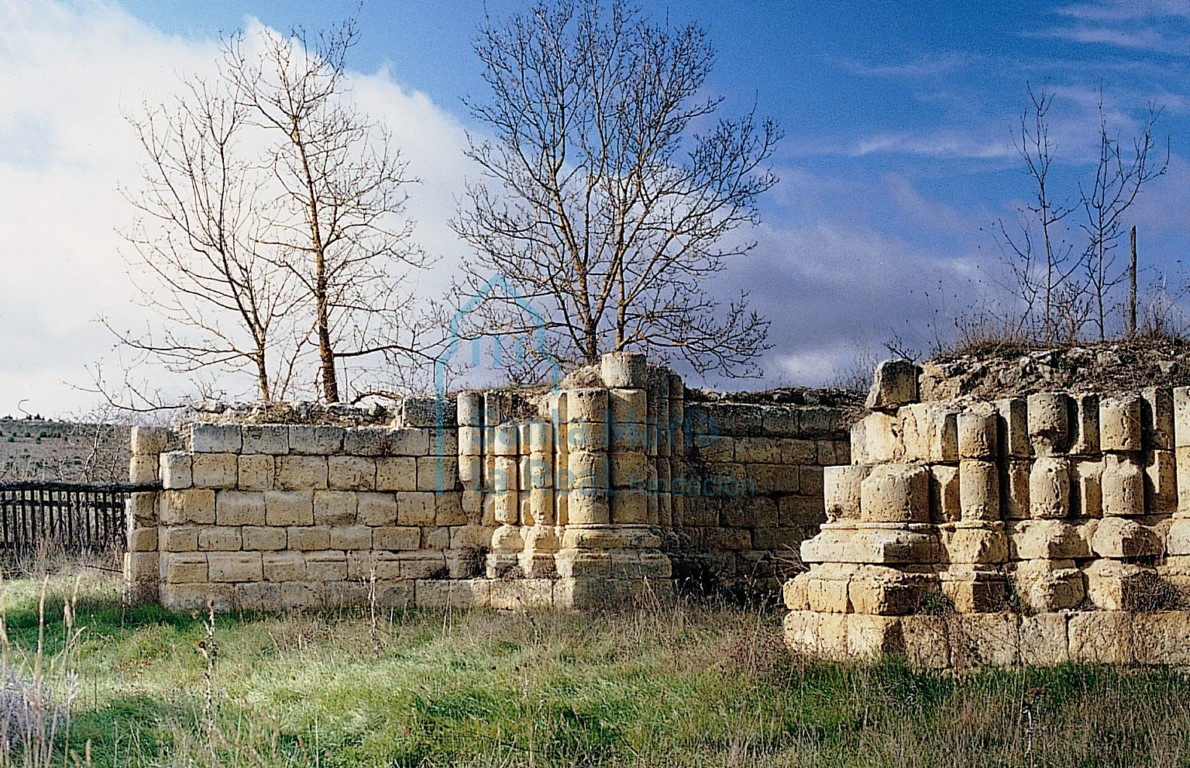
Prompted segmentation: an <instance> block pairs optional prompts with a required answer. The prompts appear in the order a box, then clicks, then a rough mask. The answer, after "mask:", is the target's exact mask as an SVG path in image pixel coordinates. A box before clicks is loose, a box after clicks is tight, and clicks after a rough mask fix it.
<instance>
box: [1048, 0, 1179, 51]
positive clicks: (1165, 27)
mask: <svg viewBox="0 0 1190 768" xmlns="http://www.w3.org/2000/svg"><path fill="white" fill-rule="evenodd" d="M1056 14H1057V15H1058V16H1060V17H1063V18H1064V19H1065V20H1066V22H1067V23H1063V24H1058V25H1056V26H1053V27H1050V28H1048V29H1045V30H1044V31H1042V32H1041V33H1040V36H1042V37H1049V38H1054V39H1058V40H1068V41H1070V42H1074V43H1083V44H1087V45H1100V46H1110V47H1114V48H1121V49H1125V50H1130V51H1147V52H1151V53H1164V54H1173V55H1180V56H1184V55H1186V54H1187V53H1190V3H1187V2H1185V0H1147V1H1146V0H1139V1H1138V0H1095V1H1094V2H1086V3H1076V4H1073V5H1068V6H1064V7H1061V8H1058V9H1056Z"/></svg>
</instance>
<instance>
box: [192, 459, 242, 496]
mask: <svg viewBox="0 0 1190 768" xmlns="http://www.w3.org/2000/svg"><path fill="white" fill-rule="evenodd" d="M190 471H191V474H192V476H193V478H194V485H195V486H197V487H199V488H235V487H236V483H237V482H239V479H240V468H239V463H238V461H237V457H236V455H235V454H234V453H196V454H194V456H192V457H191V459H190Z"/></svg>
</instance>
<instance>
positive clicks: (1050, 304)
mask: <svg viewBox="0 0 1190 768" xmlns="http://www.w3.org/2000/svg"><path fill="white" fill-rule="evenodd" d="M1028 92H1029V101H1030V107H1029V109H1027V110H1026V111H1025V112H1024V113H1023V114H1022V115H1021V119H1020V130H1019V132H1015V131H1014V133H1013V143H1014V145H1015V147H1016V150H1017V153H1018V154H1020V156H1021V159H1022V160H1024V161H1025V170H1026V172H1027V173H1028V175H1029V177H1030V180H1031V182H1032V185H1033V190H1032V199H1031V200H1030V201H1029V202H1027V203H1025V204H1024V205H1023V206H1022V208H1021V209H1020V210H1019V211H1018V212H1017V213H1018V216H1017V222H1016V228H1015V229H1014V228H1012V227H1010V226H1009V225H1008V224H1007V223H1006V222H1004V221H1003V220H1001V221H1000V222H998V226H997V230H998V234H999V240H1000V243H1001V245H1002V247H1004V249H1005V252H1006V253H1007V255H1008V258H1007V259H1006V261H1007V263H1008V266H1009V269H1010V271H1011V272H1012V276H1013V279H1014V281H1015V282H1016V284H1017V298H1019V299H1020V300H1021V301H1022V302H1023V303H1024V311H1023V312H1022V313H1021V317H1020V325H1021V328H1020V331H1021V332H1025V333H1028V334H1030V335H1032V336H1034V337H1035V338H1039V339H1040V340H1042V341H1046V342H1053V341H1057V340H1059V339H1062V338H1063V337H1066V338H1073V337H1074V336H1076V335H1077V333H1078V329H1077V327H1076V328H1074V329H1073V330H1072V329H1071V328H1070V327H1069V320H1070V319H1071V318H1077V317H1079V316H1080V315H1082V314H1084V312H1083V309H1082V307H1081V304H1082V303H1083V302H1082V301H1081V295H1082V291H1081V289H1078V288H1076V287H1074V286H1072V285H1071V284H1070V281H1071V280H1072V278H1073V276H1074V275H1076V273H1077V272H1078V268H1079V264H1080V261H1079V259H1078V256H1079V254H1077V253H1075V252H1074V246H1073V244H1072V243H1071V242H1070V241H1069V240H1067V239H1065V238H1064V234H1065V228H1064V226H1063V225H1062V221H1063V219H1065V218H1066V217H1067V216H1068V215H1070V213H1071V211H1072V210H1073V208H1072V207H1071V206H1070V205H1069V203H1067V202H1065V201H1063V200H1062V199H1061V198H1060V197H1056V196H1055V195H1054V192H1053V189H1052V184H1051V178H1050V166H1051V165H1052V163H1053V160H1054V154H1053V153H1054V146H1053V143H1052V142H1051V140H1050V135H1049V111H1050V108H1051V107H1052V106H1053V100H1054V97H1053V94H1052V93H1050V91H1049V88H1048V87H1047V86H1042V88H1041V91H1040V92H1037V91H1034V90H1033V87H1032V85H1030V86H1028ZM1039 304H1040V307H1039V306H1038V305H1039ZM1038 314H1040V317H1038ZM1064 320H1066V321H1067V322H1066V323H1063V321H1064ZM1079 325H1081V322H1080V323H1079Z"/></svg>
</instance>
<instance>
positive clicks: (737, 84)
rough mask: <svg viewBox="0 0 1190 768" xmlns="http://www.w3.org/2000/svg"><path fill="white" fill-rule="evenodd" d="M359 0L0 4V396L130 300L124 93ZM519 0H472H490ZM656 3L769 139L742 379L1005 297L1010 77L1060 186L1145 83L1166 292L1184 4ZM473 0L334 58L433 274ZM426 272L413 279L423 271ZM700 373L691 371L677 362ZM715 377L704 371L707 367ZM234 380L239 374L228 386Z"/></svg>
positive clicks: (1181, 129)
mask: <svg viewBox="0 0 1190 768" xmlns="http://www.w3.org/2000/svg"><path fill="white" fill-rule="evenodd" d="M355 5H356V4H355V3H354V2H333V1H330V0H323V1H322V2H310V1H307V0H299V1H292V2H279V1H278V2H258V1H252V0H249V1H248V2H232V1H231V0H217V1H211V0H206V1H205V2H192V1H191V0H173V1H172V2H154V1H152V0H124V1H123V2H117V1H116V0H108V1H105V2H84V1H82V0H77V1H76V0H45V1H44V2H37V1H35V0H6V2H5V3H4V4H3V6H0V93H4V94H5V99H3V100H2V101H3V103H0V197H2V198H3V199H0V228H3V229H4V230H5V231H6V232H7V233H14V232H15V233H18V234H16V235H15V236H12V237H13V239H12V240H10V248H9V249H7V250H6V252H5V254H4V256H3V257H2V258H4V259H5V267H6V273H7V275H8V279H7V280H5V281H4V282H3V283H2V284H0V299H2V300H3V303H2V304H0V355H3V357H4V359H6V360H10V361H11V360H13V359H23V360H24V361H25V363H24V364H23V365H22V366H20V367H19V368H15V367H14V368H11V369H10V370H6V371H4V372H0V413H2V412H5V411H10V412H15V411H16V402H17V401H18V400H26V399H27V400H29V402H28V403H26V404H25V405H24V406H23V407H25V408H32V409H36V410H40V411H42V412H47V413H48V412H61V411H65V410H69V409H79V408H84V407H86V406H87V404H88V403H89V402H91V401H90V400H89V399H88V398H89V396H88V395H87V394H86V393H82V392H79V391H77V390H74V389H71V388H70V387H69V386H67V385H66V384H64V382H66V383H67V384H69V383H75V384H86V382H87V380H88V373H87V370H86V369H85V368H84V367H83V366H84V364H86V363H90V362H92V361H94V360H99V359H105V360H108V362H107V363H106V364H107V365H108V370H109V371H110V370H112V367H113V366H115V365H117V362H115V361H114V360H113V359H112V358H111V357H110V355H111V353H110V350H109V347H110V340H109V339H108V338H107V337H106V336H105V335H104V332H103V331H102V329H100V328H98V327H97V326H96V324H95V323H94V322H93V320H94V318H95V316H96V315H97V314H99V313H100V312H107V313H109V314H111V313H115V314H116V315H117V316H118V317H121V318H125V319H126V320H127V322H129V323H135V322H143V318H141V319H139V320H138V318H137V316H136V315H135V313H133V312H132V310H131V309H129V306H130V304H131V301H130V299H131V294H130V293H129V290H128V288H127V285H126V283H127V280H126V279H125V277H124V275H123V273H122V266H121V264H122V262H121V261H120V259H119V257H118V251H119V250H120V248H121V247H122V245H121V243H120V240H119V238H118V237H117V236H116V235H115V230H116V229H118V228H119V227H120V226H122V225H126V224H127V221H128V220H129V217H130V215H131V214H130V211H129V209H128V207H127V205H126V203H124V202H123V199H122V198H121V197H120V195H119V194H118V192H117V187H118V186H119V185H124V186H127V185H129V184H130V183H132V182H134V181H135V179H136V159H137V157H136V153H135V147H133V146H131V144H130V131H129V129H128V127H127V124H126V123H124V122H123V121H122V119H121V118H120V113H121V111H124V112H128V111H130V110H133V111H134V110H135V109H136V108H137V106H138V104H139V102H140V101H141V100H142V99H148V100H150V101H151V100H152V99H153V98H154V97H157V96H160V95H162V94H167V93H169V92H170V91H171V89H173V90H176V89H177V87H178V78H179V77H180V76H184V75H186V74H187V73H189V72H193V71H202V70H203V68H204V67H209V65H210V62H211V61H212V60H213V52H214V49H215V44H216V42H217V39H218V36H219V34H220V33H221V32H225V31H228V30H233V29H237V28H241V27H244V26H245V25H251V24H254V23H259V24H263V25H265V26H268V27H272V28H275V29H279V30H287V29H289V28H290V27H293V26H295V25H303V26H305V27H307V28H310V29H318V28H319V27H324V26H327V25H330V24H333V23H334V22H335V21H336V20H338V19H341V18H342V17H344V16H345V15H348V14H350V13H352V12H353V11H354V9H355ZM526 5H527V2H521V1H520V0H489V2H487V4H486V10H487V12H488V13H490V14H491V15H493V16H496V17H500V16H504V15H506V14H508V13H510V12H513V11H515V10H518V9H521V8H523V7H525V6H526ZM642 7H643V8H644V10H645V12H646V14H648V15H650V16H651V17H652V18H653V19H654V20H660V19H663V18H664V17H665V16H666V15H667V14H668V16H669V18H670V19H671V20H672V21H673V22H675V23H684V22H687V21H698V22H700V23H702V24H703V25H704V26H705V27H706V28H707V29H708V30H709V32H710V36H711V40H712V42H713V44H714V45H715V47H716V50H717V52H718V56H717V61H716V68H715V71H714V74H713V76H712V78H711V82H710V84H709V87H710V88H711V89H712V90H713V91H714V92H716V93H717V94H718V95H721V96H723V98H724V107H723V109H724V112H725V114H729V115H731V114H739V113H740V112H742V111H745V110H748V109H750V108H751V107H752V106H753V105H754V104H755V106H756V108H757V111H758V112H759V113H760V114H763V115H769V116H772V117H774V118H776V119H777V120H778V121H779V122H780V124H781V125H782V127H783V129H784V131H785V138H784V140H783V142H782V143H781V145H780V147H779V149H778V151H777V153H776V155H775V156H774V168H775V170H776V172H777V173H778V175H779V176H780V177H781V179H782V181H781V183H780V184H779V185H778V186H777V187H776V188H775V189H773V190H772V191H771V193H770V194H769V195H768V197H767V198H766V199H765V200H764V201H763V203H762V215H763V218H764V223H763V224H762V226H761V227H760V228H758V229H757V230H756V231H755V232H753V233H752V236H753V237H755V239H756V240H757V241H758V247H757V248H756V250H755V251H754V252H753V253H752V254H751V255H750V256H749V257H747V258H746V259H744V260H741V261H740V262H739V263H737V264H735V265H734V266H733V267H732V268H731V269H729V270H728V272H727V273H726V274H724V275H723V276H722V279H723V281H724V288H725V289H736V288H747V289H750V290H751V291H752V296H753V303H754V305H755V306H756V307H757V308H758V309H759V310H760V311H762V312H763V313H765V314H767V315H768V316H769V317H770V318H771V319H772V321H773V327H772V338H771V341H772V342H773V343H774V349H773V350H772V352H771V353H770V354H769V356H768V358H766V360H765V365H764V367H765V370H766V371H767V375H766V378H765V380H764V381H763V382H761V383H753V384H750V385H749V386H753V385H755V386H763V385H766V384H767V385H777V384H822V383H828V382H830V381H831V380H833V379H834V378H835V377H836V376H837V375H838V372H839V371H840V370H844V369H847V368H848V367H850V366H851V365H852V364H853V363H854V361H856V359H857V358H860V357H862V356H863V355H864V354H867V355H870V356H875V357H879V356H880V355H881V354H882V352H883V342H884V341H886V340H888V339H890V338H893V337H897V338H899V340H900V342H901V343H903V344H904V345H906V346H910V347H913V348H916V349H919V350H922V351H928V349H929V347H930V345H931V344H932V343H933V341H934V339H935V337H946V336H948V335H949V333H950V329H951V328H952V327H953V318H954V317H955V316H957V315H960V314H962V313H964V312H970V311H972V309H973V308H974V309H978V308H980V307H983V306H990V305H992V304H994V303H996V302H998V301H1002V293H1003V291H1002V289H1001V288H1000V284H1001V283H1002V282H1003V280H1004V274H1003V269H1002V265H1001V263H1000V261H999V259H1000V257H999V250H998V248H997V244H996V241H995V239H994V238H993V237H992V236H991V235H990V234H988V230H989V228H990V227H992V225H993V224H994V223H995V222H996V221H997V220H999V219H1006V220H1011V219H1012V217H1013V216H1014V215H1015V214H1014V210H1015V208H1016V207H1017V206H1019V204H1020V202H1021V201H1022V200H1023V199H1024V198H1025V197H1027V196H1028V195H1029V194H1030V193H1031V187H1030V184H1029V179H1028V177H1027V176H1026V175H1025V174H1024V173H1023V172H1022V164H1021V161H1020V159H1019V157H1017V155H1016V154H1015V152H1014V150H1013V145H1012V138H1011V133H1010V131H1011V129H1012V128H1014V127H1015V126H1016V125H1017V124H1018V121H1019V118H1020V114H1021V112H1022V110H1024V109H1025V107H1026V106H1027V104H1028V101H1027V95H1026V84H1027V83H1030V82H1031V83H1033V84H1034V86H1039V85H1040V84H1042V83H1043V82H1048V84H1049V87H1050V88H1051V89H1052V91H1053V92H1054V94H1055V97H1056V98H1055V102H1054V107H1053V111H1052V113H1051V117H1052V126H1051V134H1052V135H1053V136H1054V138H1055V145H1056V168H1055V177H1056V178H1055V181H1056V182H1057V183H1058V186H1059V193H1060V194H1065V195H1066V196H1073V195H1074V194H1075V193H1076V191H1077V183H1078V180H1079V179H1080V178H1083V177H1085V175H1086V173H1087V172H1088V171H1089V169H1090V165H1089V163H1090V161H1091V159H1092V152H1093V149H1094V147H1093V141H1094V137H1095V134H1094V132H1095V119H1096V118H1095V94H1096V90H1097V89H1098V88H1100V87H1102V90H1103V97H1104V101H1105V106H1106V109H1107V114H1108V118H1109V120H1110V124H1111V126H1112V128H1113V130H1115V131H1118V132H1119V135H1120V137H1121V138H1122V139H1123V140H1124V141H1126V142H1127V141H1130V138H1131V136H1132V135H1133V133H1134V132H1135V131H1136V130H1137V126H1138V125H1139V122H1140V120H1141V119H1142V118H1143V117H1144V114H1145V110H1146V107H1147V105H1148V104H1149V102H1150V101H1153V100H1156V101H1157V102H1158V103H1160V104H1161V105H1163V107H1164V113H1163V115H1162V119H1161V122H1160V123H1159V124H1158V133H1159V136H1160V138H1161V140H1162V141H1163V142H1164V140H1165V138H1166V137H1168V139H1169V145H1170V148H1171V151H1172V158H1171V163H1170V169H1169V173H1168V174H1167V175H1166V176H1165V177H1163V178H1161V179H1158V180H1157V181H1155V182H1154V183H1153V184H1152V185H1151V187H1150V188H1149V189H1148V190H1146V191H1145V192H1144V193H1143V195H1142V197H1141V199H1140V201H1139V202H1138V204H1137V205H1136V207H1135V209H1134V212H1133V215H1132V216H1131V217H1130V219H1129V222H1128V223H1135V224H1137V226H1138V228H1139V231H1140V241H1141V256H1142V262H1143V263H1144V264H1146V265H1147V266H1148V267H1149V270H1148V271H1147V272H1146V274H1145V276H1144V277H1143V278H1142V282H1143V283H1144V284H1145V285H1148V284H1149V283H1152V282H1154V281H1156V280H1158V279H1162V278H1163V279H1164V280H1165V284H1166V286H1167V287H1168V289H1169V291H1170V292H1172V291H1174V290H1175V289H1179V288H1180V287H1181V286H1182V284H1183V283H1184V282H1185V279H1186V275H1185V274H1184V273H1183V272H1182V270H1181V261H1182V259H1183V258H1184V256H1185V255H1186V254H1187V248H1188V246H1190V224H1187V222H1186V216H1185V211H1186V205H1187V203H1188V202H1190V180H1188V179H1187V174H1186V171H1187V164H1186V157H1187V152H1188V149H1187V147H1188V142H1190V119H1188V118H1190V77H1188V75H1190V72H1188V69H1190V3H1186V2H1184V1H1183V2H1174V1H1173V0H1154V1H1152V2H1143V1H1141V0H1134V1H1131V2H1126V1H1124V0H1091V1H1089V2H1049V3H1046V2H1017V1H1013V2H996V3H957V2H940V1H920V2H912V3H909V2H827V1H818V2H812V3H811V2H794V1H792V0H789V1H784V0H756V1H755V2H722V1H720V2H714V1H712V0H695V1H693V2H682V3H664V2H658V1H656V0H648V1H647V2H643V3H642ZM484 9H485V5H484V4H483V3H481V2H474V1H468V2H464V1H463V0H441V1H439V2H422V1H418V2H412V1H404V0H393V1H391V2H381V1H380V0H371V2H368V3H366V4H365V5H364V6H363V9H362V12H361V21H362V24H361V26H362V29H363V37H362V40H361V42H360V44H359V45H358V46H357V48H356V49H354V50H353V52H352V55H351V57H350V59H349V66H350V68H351V70H352V71H353V72H354V73H355V74H356V78H355V80H356V93H357V95H358V96H359V97H360V98H361V99H362V100H363V101H364V102H365V103H367V104H372V105H375V109H374V113H375V114H377V115H378V117H379V118H380V119H382V120H384V121H386V122H391V124H392V125H393V126H395V127H394V135H395V136H397V138H398V139H401V140H403V142H404V146H405V149H406V155H407V156H408V157H409V158H410V160H411V163H412V164H413V166H414V167H413V170H414V172H415V173H417V175H419V176H420V177H421V179H422V184H421V186H420V187H419V188H418V189H415V190H413V193H412V194H413V196H414V198H413V200H411V210H410V212H411V214H412V215H413V216H414V217H415V218H416V220H417V222H418V230H417V235H418V237H419V239H420V241H421V242H422V244H423V245H424V246H425V247H426V248H427V249H428V250H432V251H434V252H436V253H440V254H442V255H443V261H442V262H441V263H440V267H439V270H440V271H448V270H449V269H450V265H451V264H454V263H457V260H458V259H462V258H466V252H465V249H463V248H462V247H461V246H460V245H459V244H458V243H457V242H455V241H454V240H453V238H452V237H451V236H450V234H449V230H448V229H447V228H446V226H445V222H446V220H447V219H448V218H449V217H450V215H451V214H452V213H453V204H454V200H456V199H457V197H458V195H459V193H460V191H461V189H462V185H463V183H464V181H465V179H466V177H467V175H468V173H470V170H469V169H468V167H467V165H466V163H465V162H463V161H462V160H461V158H460V157H459V155H460V154H461V148H462V146H463V142H464V141H465V140H464V138H463V137H464V132H465V131H467V130H471V131H475V130H477V129H478V127H477V126H475V125H474V124H473V123H472V122H471V121H470V118H469V116H468V115H467V114H466V111H465V109H464V108H463V106H462V103H461V100H462V98H463V97H465V96H468V95H478V96H481V97H482V96H483V82H482V79H481V70H480V67H479V63H478V60H477V59H476V57H475V56H474V54H473V52H472V51H471V40H472V38H473V37H474V35H475V32H476V29H477V28H478V26H479V24H480V23H481V22H482V20H483V15H484ZM441 280H442V275H441V274H439V275H437V276H430V277H427V278H426V279H425V287H426V290H432V289H433V288H434V287H435V286H437V285H438V284H439V283H440V282H441ZM696 383H697V382H696ZM711 383H722V382H711ZM229 392H230V393H231V394H234V386H232V387H229Z"/></svg>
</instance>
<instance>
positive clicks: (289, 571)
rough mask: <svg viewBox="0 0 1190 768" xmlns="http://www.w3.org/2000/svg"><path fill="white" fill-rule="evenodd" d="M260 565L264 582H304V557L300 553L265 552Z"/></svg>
mask: <svg viewBox="0 0 1190 768" xmlns="http://www.w3.org/2000/svg"><path fill="white" fill-rule="evenodd" d="M261 564H262V570H263V573H264V578H265V580H266V581H305V580H306V557H305V555H304V554H302V553H301V552H266V553H264V554H263V555H261Z"/></svg>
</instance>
